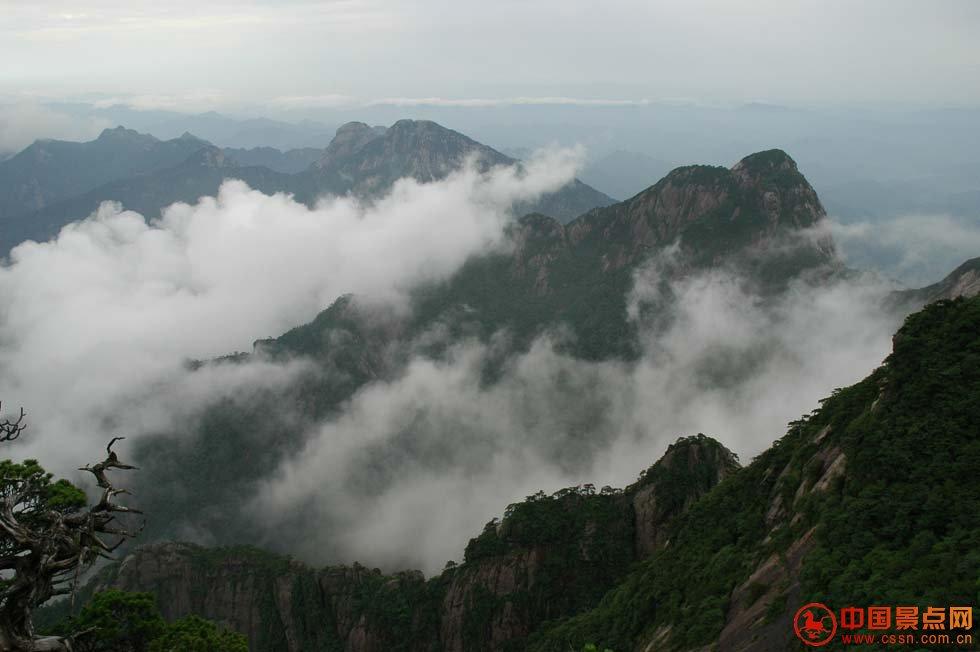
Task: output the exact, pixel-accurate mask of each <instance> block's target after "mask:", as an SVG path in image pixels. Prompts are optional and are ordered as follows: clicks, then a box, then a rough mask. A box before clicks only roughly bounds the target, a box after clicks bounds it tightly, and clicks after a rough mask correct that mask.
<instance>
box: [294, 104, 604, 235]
mask: <svg viewBox="0 0 980 652" xmlns="http://www.w3.org/2000/svg"><path fill="white" fill-rule="evenodd" d="M471 156H474V157H476V159H477V162H478V164H479V165H480V167H481V168H482V169H488V168H490V167H493V166H497V165H515V164H518V161H517V160H516V159H513V158H511V157H509V156H506V155H504V154H501V153H500V152H498V151H497V150H495V149H493V148H491V147H487V146H486V145H483V144H481V143H478V142H476V141H475V140H473V139H471V138H468V137H467V136H464V135H463V134H461V133H459V132H457V131H453V130H452V129H447V128H445V127H443V126H441V125H439V124H436V123H435V122H431V121H428V120H399V121H398V122H396V123H395V124H393V125H392V126H391V127H388V128H385V127H370V126H368V125H367V124H364V123H363V122H349V123H347V124H345V125H343V126H341V127H340V128H339V129H338V130H337V135H336V136H335V137H334V140H333V141H332V142H331V143H330V145H329V146H328V147H327V148H326V150H324V152H323V156H322V157H321V158H320V160H319V161H317V163H316V164H314V165H313V166H312V167H311V168H310V170H309V171H308V172H307V174H309V175H310V176H312V177H313V178H314V179H316V182H315V184H314V185H315V186H316V187H317V188H326V189H330V190H331V191H332V192H335V193H344V192H352V193H353V194H355V195H358V196H361V197H372V196H378V195H380V194H383V193H384V192H385V191H387V190H388V189H389V188H390V187H391V185H392V184H393V183H394V182H395V181H397V180H398V179H401V178H404V177H411V178H413V179H416V180H418V181H421V182H429V181H436V180H439V179H443V178H445V177H446V176H447V175H448V174H449V173H450V172H452V171H454V170H457V169H459V168H460V167H461V166H462V164H463V163H464V162H465V161H466V159H467V158H468V157H471ZM613 202H614V200H613V199H612V198H611V197H609V196H607V195H605V194H603V193H601V192H599V191H597V190H595V189H594V188H592V187H590V186H587V185H585V184H584V183H582V182H581V181H579V180H578V179H576V180H574V181H573V182H572V183H571V184H569V185H568V186H567V187H565V188H562V189H561V190H559V191H557V192H554V193H551V194H550V195H547V196H545V197H542V198H541V199H540V200H538V201H537V202H534V203H531V204H527V205H524V206H521V207H519V208H518V209H516V210H515V212H516V213H517V214H518V215H520V214H523V213H531V212H540V213H544V214H546V215H550V216H552V217H555V218H557V219H559V220H561V221H563V222H567V221H568V220H570V219H572V218H574V217H578V216H579V215H581V214H582V213H584V212H586V211H587V210H589V209H591V208H595V207H597V206H608V205H609V204H612V203H613Z"/></svg>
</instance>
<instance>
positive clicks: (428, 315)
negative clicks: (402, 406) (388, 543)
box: [136, 151, 841, 543]
mask: <svg viewBox="0 0 980 652" xmlns="http://www.w3.org/2000/svg"><path fill="white" fill-rule="evenodd" d="M823 216H824V215H823V210H822V208H821V206H820V203H819V200H818V198H817V196H816V193H815V192H814V190H813V188H812V187H810V185H809V184H808V183H807V182H806V179H805V178H804V177H803V176H802V174H800V172H799V170H798V169H797V167H796V165H795V163H794V162H793V161H792V159H791V158H790V157H789V156H788V155H786V154H785V153H784V152H780V151H769V152H762V153H758V154H753V155H751V156H748V157H746V158H744V159H743V160H742V161H740V162H739V163H737V164H736V165H735V166H733V167H732V168H731V169H729V168H714V167H704V166H692V167H687V168H680V169H678V170H675V171H674V172H672V173H671V174H669V175H667V177H665V178H664V179H663V180H661V181H660V182H658V183H657V184H655V185H654V186H651V187H650V188H649V189H647V190H646V191H644V192H642V193H640V194H638V195H637V196H636V197H633V198H632V199H630V200H628V201H625V202H621V203H619V204H615V205H613V206H609V207H606V208H597V209H594V210H592V211H590V212H589V213H587V214H585V215H583V216H581V217H579V218H577V219H576V220H573V221H572V222H570V223H569V224H567V225H563V224H561V222H559V221H558V220H556V219H554V218H550V217H546V216H543V215H540V214H534V215H529V216H525V217H524V218H522V219H520V220H519V221H517V222H516V223H514V224H513V226H512V227H511V229H510V231H509V233H508V236H509V237H510V238H511V239H512V242H513V247H511V248H510V250H509V251H507V252H506V253H499V252H498V253H488V254H484V255H481V256H476V257H473V258H471V259H470V260H469V261H467V262H466V263H465V264H464V265H463V267H462V268H461V269H460V270H459V271H458V272H457V273H456V274H454V275H453V276H452V277H451V278H449V279H448V280H446V281H444V282H439V283H433V284H429V285H426V286H423V287H421V288H418V289H416V290H415V291H414V293H413V295H412V297H411V302H412V310H411V311H408V312H407V313H399V314H389V313H387V312H385V311H380V310H378V309H376V308H374V307H372V306H371V305H370V303H369V302H363V301H361V300H360V299H359V298H358V297H352V296H346V297H342V298H340V299H338V300H337V301H336V302H334V303H333V304H332V305H331V306H329V307H328V308H327V309H326V310H324V311H323V312H321V313H320V314H319V315H318V316H317V317H316V318H314V319H313V320H312V321H311V322H309V323H307V324H303V325H300V326H297V327H295V328H293V329H292V330H290V331H288V332H286V333H284V334H282V335H280V336H279V337H276V338H271V339H263V340H259V341H257V342H256V343H255V346H254V352H252V353H247V354H241V355H238V356H236V357H234V358H232V360H234V361H238V362H243V361H247V360H249V359H267V358H271V359H273V360H287V359H293V358H302V359H308V360H310V361H311V362H312V363H313V367H314V369H316V370H317V371H316V372H315V373H311V374H310V375H309V376H308V377H307V376H304V377H303V378H302V379H301V380H300V381H298V382H297V383H296V384H294V385H291V386H289V387H286V388H280V389H278V390H276V391H275V392H271V391H270V392H265V393H260V394H259V395H257V396H255V397H254V398H253V400H251V401H250V402H249V403H248V404H247V405H241V404H234V403H231V404H226V405H216V406H212V408H210V409H208V410H207V412H206V414H205V415H204V417H203V418H202V419H201V421H200V425H199V426H197V427H196V429H195V431H194V432H193V433H189V434H188V436H187V437H182V438H179V441H180V442H182V443H180V444H175V441H177V438H170V437H160V438H148V439H145V440H143V441H142V442H141V443H140V444H139V449H138V450H137V451H136V457H137V458H138V459H139V460H146V461H147V463H143V464H141V466H143V467H144V468H145V469H146V471H145V472H144V473H141V474H140V476H141V477H140V479H139V480H137V482H139V483H140V484H141V486H139V487H136V489H137V490H138V491H139V493H140V496H141V501H143V504H144V505H145V506H146V508H147V509H148V510H149V511H152V512H154V513H157V514H165V515H166V517H165V518H160V519H158V520H156V521H155V522H151V523H150V524H149V526H148V527H149V530H148V536H152V537H159V538H167V537H171V536H173V532H174V531H176V529H178V528H182V527H185V526H186V527H187V528H189V529H190V530H192V531H213V532H215V536H216V537H218V541H219V542H226V543H230V542H242V541H249V542H253V543H258V541H257V540H256V538H255V537H256V533H255V529H254V528H253V527H251V526H250V525H249V523H248V522H247V519H246V518H243V517H242V515H241V514H240V513H239V509H238V507H237V506H240V505H241V504H242V501H243V500H244V497H247V496H251V495H254V492H255V491H257V490H258V489H257V486H258V484H257V483H258V479H257V478H255V477H254V474H252V473H250V472H248V471H247V469H256V468H274V467H275V466H276V465H277V464H279V463H280V462H281V461H282V460H283V459H284V458H285V457H287V456H289V455H290V454H293V453H296V452H298V451H299V450H300V448H301V446H302V444H303V431H304V427H307V426H309V427H312V424H314V423H316V422H318V421H321V420H324V419H329V418H330V417H331V416H334V415H336V414H337V413H338V411H339V410H340V409H341V408H342V406H343V405H344V402H345V401H348V400H349V399H351V397H353V396H354V394H355V393H356V392H357V391H358V390H359V389H361V388H363V387H365V386H367V385H368V384H369V383H372V382H384V381H389V380H393V379H397V378H398V377H399V375H400V374H402V373H403V372H404V370H405V366H406V364H407V363H408V362H409V360H411V359H412V357H413V356H415V355H417V354H419V353H420V351H419V342H420V341H426V342H428V344H426V347H425V349H424V353H425V355H426V356H429V357H431V358H432V359H439V357H440V356H441V355H442V354H443V352H444V351H445V349H446V348H447V347H451V346H452V343H454V342H459V341H463V340H468V341H472V340H476V341H481V342H484V343H487V344H489V343H491V342H492V341H494V338H495V337H496V336H497V335H498V334H500V333H506V335H507V342H508V345H507V349H506V351H507V352H508V354H510V353H513V354H519V353H521V352H523V351H526V350H527V349H528V347H530V346H531V345H532V343H533V342H534V341H535V339H536V338H537V337H539V336H540V335H542V334H545V333H548V332H552V331H554V330H555V329H558V328H561V329H563V332H565V333H566V334H567V335H568V337H567V339H565V340H563V341H562V342H561V343H560V345H559V346H560V348H561V350H562V352H564V353H567V354H569V355H571V356H573V357H575V358H577V359H584V360H620V361H622V360H626V361H628V360H635V359H636V358H637V356H639V354H640V351H641V346H640V339H639V336H638V333H637V331H636V329H637V326H636V322H635V321H633V320H631V319H630V318H629V316H628V305H627V304H628V301H629V294H630V289H631V287H632V285H633V280H634V275H635V273H636V272H637V270H638V269H640V268H641V267H642V266H643V265H645V264H647V263H648V262H649V261H650V260H651V259H654V258H659V257H661V255H662V254H665V252H670V255H669V256H668V257H669V259H670V261H671V265H672V268H671V269H669V270H665V274H664V275H663V278H664V280H665V282H666V281H669V280H671V279H677V278H681V277H683V276H684V275H689V274H692V273H694V272H696V271H698V270H703V269H706V268H712V269H714V268H718V267H725V266H730V267H732V268H735V269H741V270H743V272H744V276H745V277H746V278H747V279H749V281H748V282H754V283H755V284H757V285H758V286H759V287H760V288H763V289H764V290H765V291H766V292H769V293H778V292H780V291H781V288H783V287H785V285H786V284H788V283H789V282H791V280H793V279H800V280H801V281H802V280H803V279H807V278H810V279H812V280H814V281H820V280H822V279H825V278H827V277H828V276H832V275H834V274H837V273H839V271H840V270H841V266H840V263H839V261H838V260H837V258H836V257H835V255H834V250H833V245H832V242H830V241H827V240H824V239H822V238H819V237H812V234H811V229H813V228H815V227H816V226H817V225H819V224H820V221H821V220H822V219H823ZM658 301H660V303H656V304H655V303H653V302H651V303H650V304H649V305H647V304H644V306H643V307H644V309H648V310H650V311H651V312H654V313H657V314H664V315H667V314H669V310H668V308H669V301H670V298H669V297H664V298H663V299H660V300H658ZM434 331H435V332H438V333H440V334H441V338H442V339H438V340H435V341H433V340H432V338H427V336H426V335H427V334H428V333H431V332H434ZM503 360H504V361H503V362H500V364H505V361H506V355H505V356H504V357H503ZM197 364H199V365H206V364H208V363H207V362H201V363H197ZM497 371H499V370H498V369H494V368H493V365H492V364H491V365H490V366H489V367H488V368H487V369H486V376H487V382H488V383H491V382H493V378H494V374H495V373H496V372H497ZM271 415H281V416H282V418H281V419H280V418H276V417H272V416H271ZM287 423H288V424H290V425H288V426H287V425H286V424H287ZM257 424H258V425H257ZM590 427H591V426H590V422H589V419H588V417H587V416H584V417H581V422H579V421H574V422H573V421H570V423H569V428H568V431H569V434H568V438H567V441H565V443H564V444H563V449H562V450H563V453H562V454H563V455H567V456H568V460H569V461H568V463H569V465H581V464H584V463H585V460H587V459H588V456H589V452H588V449H589V447H590V446H592V447H596V446H601V445H602V442H601V441H598V440H595V439H589V438H588V436H587V433H588V432H589V428H590ZM256 441H264V442H270V445H261V446H255V445H251V444H248V442H256ZM413 441H414V440H413V434H412V433H411V432H407V433H406V434H405V442H404V445H405V447H406V448H407V449H408V450H412V449H413V444H412V442H413ZM389 457H390V455H389V454H388V452H387V451H384V450H378V451H373V452H371V453H370V454H368V453H366V454H365V456H364V459H363V467H364V468H363V469H362V468H361V467H360V466H358V467H357V468H356V469H353V468H352V469H350V472H351V473H352V474H356V475H358V477H359V478H360V479H361V481H363V483H364V485H365V486H371V487H373V488H377V487H382V486H385V483H387V482H391V481H392V477H391V474H392V473H395V471H393V470H392V468H391V463H390V460H389ZM188 469H194V470H195V471H194V472H192V473H188ZM174 478H181V482H182V483H184V486H183V487H181V488H180V490H179V491H177V489H176V488H175V487H174ZM143 485H145V486H143ZM199 496H208V500H209V503H210V507H209V508H208V509H204V507H203V506H202V505H201V504H200V503H199V502H198V501H199V500H200V499H199V498H198V497H199ZM215 506H220V507H215Z"/></svg>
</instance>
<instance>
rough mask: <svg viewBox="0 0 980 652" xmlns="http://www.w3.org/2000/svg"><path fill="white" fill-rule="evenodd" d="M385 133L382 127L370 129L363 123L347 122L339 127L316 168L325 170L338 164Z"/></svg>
mask: <svg viewBox="0 0 980 652" xmlns="http://www.w3.org/2000/svg"><path fill="white" fill-rule="evenodd" d="M385 131H386V129H385V128H384V127H371V126H370V125H368V124H366V123H364V122H348V123H346V124H343V125H341V126H340V127H338V128H337V133H336V134H335V135H334V137H333V140H331V141H330V144H329V145H327V148H326V149H325V150H324V151H323V156H321V157H320V160H319V161H318V162H317V163H316V166H317V167H319V168H326V167H330V166H331V165H336V164H338V163H339V162H340V161H341V160H342V159H344V158H346V157H348V156H352V155H354V154H355V153H357V151H358V150H360V149H361V148H362V147H364V146H365V145H367V144H368V143H369V142H371V141H372V140H374V139H375V138H380V137H381V136H383V135H384V133H385Z"/></svg>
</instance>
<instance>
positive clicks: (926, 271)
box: [831, 215, 980, 287]
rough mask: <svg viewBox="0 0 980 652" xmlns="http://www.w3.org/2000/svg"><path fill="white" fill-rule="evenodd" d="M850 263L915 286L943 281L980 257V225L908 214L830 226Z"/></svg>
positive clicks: (945, 216) (963, 220) (940, 217)
mask: <svg viewBox="0 0 980 652" xmlns="http://www.w3.org/2000/svg"><path fill="white" fill-rule="evenodd" d="M831 233H832V234H833V237H834V238H835V240H836V241H837V243H838V245H839V248H840V250H841V253H842V254H843V256H844V258H845V259H846V260H847V262H848V264H850V265H851V266H853V267H857V268H865V269H876V270H879V271H881V272H882V273H883V274H886V275H888V276H890V277H892V278H895V279H897V280H899V281H901V282H903V283H905V284H907V285H909V286H911V287H920V286H923V285H928V284H930V283H935V282H936V281H938V280H940V279H942V278H943V277H944V276H946V274H948V273H949V272H950V271H952V270H953V269H954V268H955V267H956V266H958V265H959V264H960V263H962V262H963V261H965V260H967V259H969V258H975V257H977V256H980V222H978V221H977V220H976V219H966V218H956V217H951V216H949V215H905V216H902V217H897V218H894V219H890V220H883V221H877V222H857V223H850V224H844V223H841V222H832V223H831Z"/></svg>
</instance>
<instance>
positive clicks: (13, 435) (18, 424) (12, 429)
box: [0, 403, 27, 442]
mask: <svg viewBox="0 0 980 652" xmlns="http://www.w3.org/2000/svg"><path fill="white" fill-rule="evenodd" d="M2 411H3V403H0V412H2ZM25 416H27V414H26V413H25V412H24V408H21V409H20V416H18V417H17V419H16V420H15V421H11V420H10V419H4V420H3V421H0V442H2V441H13V440H15V439H17V438H18V437H20V433H22V432H24V429H25V428H27V424H26V423H24V417H25Z"/></svg>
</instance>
